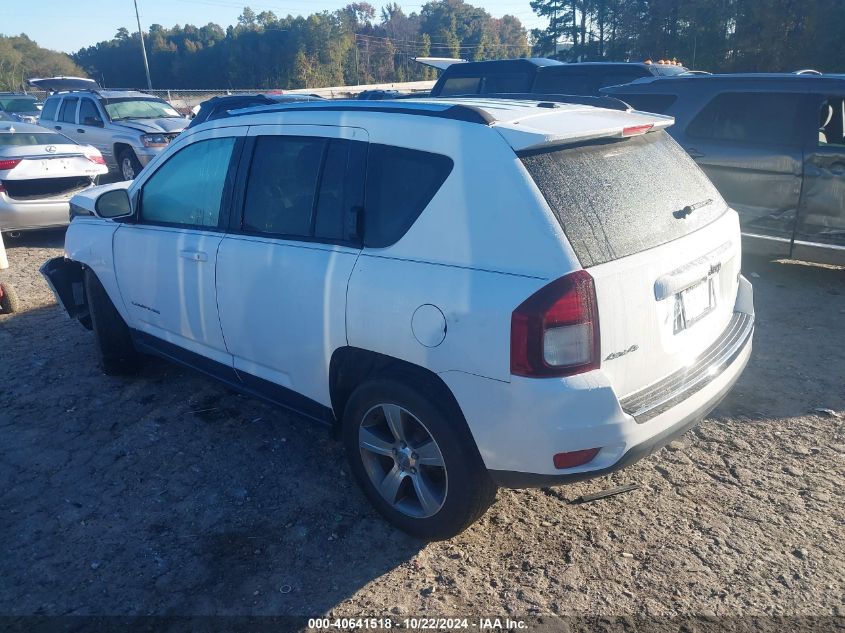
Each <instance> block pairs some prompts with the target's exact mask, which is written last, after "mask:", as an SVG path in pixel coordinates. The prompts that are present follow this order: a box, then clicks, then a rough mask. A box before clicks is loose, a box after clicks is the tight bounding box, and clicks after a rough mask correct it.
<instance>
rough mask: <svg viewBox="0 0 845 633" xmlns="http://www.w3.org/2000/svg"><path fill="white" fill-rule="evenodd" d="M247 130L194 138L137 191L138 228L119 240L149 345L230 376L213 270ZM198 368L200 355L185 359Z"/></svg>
mask: <svg viewBox="0 0 845 633" xmlns="http://www.w3.org/2000/svg"><path fill="white" fill-rule="evenodd" d="M245 132H246V128H245V127H228V128H218V129H214V130H208V131H206V132H201V133H199V134H194V135H191V136H190V137H187V138H186V139H184V140H182V141H181V142H177V144H175V145H174V147H172V148H170V149H169V151H168V153H167V156H166V157H163V160H162V161H160V162H159V163H158V164H157V165H156V168H155V169H154V170H153V171H152V172H150V173H148V174H147V173H145V174H144V178H143V179H141V180H140V181H138V182H137V183H136V184H134V185H133V186H132V188H131V189H130V195H131V196H133V198H134V199H135V200H136V201H137V204H138V206H139V211H138V216H137V221H136V222H133V223H125V224H122V225H121V226H120V227H119V228H118V230H117V231H116V232H115V236H114V262H115V272H116V275H117V281H118V286H119V287H120V293H121V295H122V297H123V301H124V303H125V305H126V309H127V311H128V313H129V316H130V323H129V325H130V327H132V328H134V329H135V330H136V333H138V336H139V339H140V340H141V342H142V344H147V345H151V346H153V347H157V348H159V349H160V350H161V351H164V352H165V353H167V354H169V355H171V356H176V357H177V358H178V356H179V354H182V353H183V352H184V350H187V351H188V352H192V353H194V354H198V355H200V356H202V357H205V358H207V359H211V360H212V361H215V362H217V363H222V364H223V365H225V366H226V367H228V368H230V369H231V362H232V360H231V356H230V355H229V353H228V352H227V350H226V344H225V342H224V340H223V333H222V331H221V329H220V321H219V320H218V318H217V300H216V296H215V292H216V291H215V283H214V267H215V258H216V255H217V249H218V247H219V246H220V242H221V240H222V239H223V233H224V232H225V229H226V226H227V224H228V207H229V204H228V199H227V197H228V195H229V194H230V192H231V189H232V187H231V179H232V178H233V176H234V170H235V168H236V163H237V159H238V157H239V156H240V146H241V144H242V143H243V135H244V134H245ZM183 360H186V361H188V362H191V363H192V364H195V365H196V364H198V363H197V362H196V361H197V358H196V357H195V356H190V355H189V356H188V357H187V358H183Z"/></svg>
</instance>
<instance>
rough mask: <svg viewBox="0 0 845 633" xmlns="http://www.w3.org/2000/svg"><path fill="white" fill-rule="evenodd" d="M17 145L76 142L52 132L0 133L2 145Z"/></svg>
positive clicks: (73, 143)
mask: <svg viewBox="0 0 845 633" xmlns="http://www.w3.org/2000/svg"><path fill="white" fill-rule="evenodd" d="M17 145H76V142H75V141H71V140H70V139H69V138H68V137H66V136H62V135H61V134H53V133H51V132H35V133H27V132H23V133H21V132H15V133H14V134H0V147H2V146H6V147H9V146H17Z"/></svg>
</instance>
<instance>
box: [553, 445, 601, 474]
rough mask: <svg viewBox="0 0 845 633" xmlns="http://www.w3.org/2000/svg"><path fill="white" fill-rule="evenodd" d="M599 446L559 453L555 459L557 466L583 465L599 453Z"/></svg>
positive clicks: (562, 467) (560, 467)
mask: <svg viewBox="0 0 845 633" xmlns="http://www.w3.org/2000/svg"><path fill="white" fill-rule="evenodd" d="M599 450H601V449H598V448H587V449H585V450H583V451H570V452H568V453H558V454H557V455H555V456H554V458H553V460H554V463H555V468H557V469H564V468H575V467H576V466H583V465H584V464H587V463H589V462H591V461H593V458H594V457H595V456H596V455H598V454H599Z"/></svg>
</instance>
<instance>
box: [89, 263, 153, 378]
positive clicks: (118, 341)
mask: <svg viewBox="0 0 845 633" xmlns="http://www.w3.org/2000/svg"><path fill="white" fill-rule="evenodd" d="M85 296H86V297H87V298H88V312H89V314H90V316H91V326H92V329H93V330H94V338H95V339H96V341H97V354H98V356H99V358H100V367H101V369H102V370H103V373H104V374H107V375H109V376H118V375H124V374H133V373H135V372H137V371H138V367H139V365H140V357H139V355H138V352H137V351H135V346H134V345H133V344H132V337H131V335H130V333H129V327H128V326H127V325H126V322H125V321H124V320H123V317H121V316H120V313H119V312H118V311H117V308H115V307H114V304H113V303H112V302H111V299H110V298H109V295H108V293H107V292H106V289H105V288H103V284H101V283H100V280H99V279H97V276H96V275H95V274H94V273H92V272H91V271H90V270H89V269H86V270H85Z"/></svg>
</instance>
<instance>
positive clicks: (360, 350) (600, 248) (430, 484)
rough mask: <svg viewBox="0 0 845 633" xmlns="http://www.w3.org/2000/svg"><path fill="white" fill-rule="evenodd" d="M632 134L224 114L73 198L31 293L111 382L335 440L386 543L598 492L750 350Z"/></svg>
mask: <svg viewBox="0 0 845 633" xmlns="http://www.w3.org/2000/svg"><path fill="white" fill-rule="evenodd" d="M671 122H672V119H670V118H666V117H661V116H656V115H649V114H645V113H641V112H634V111H630V110H624V109H622V110H612V109H600V108H595V107H590V106H586V105H579V104H555V103H548V102H525V101H507V100H484V99H455V100H439V99H428V100H425V99H421V100H404V101H398V102H383V103H378V104H373V103H369V102H360V101H359V102H324V103H319V102H317V103H303V104H292V105H276V106H262V107H257V108H250V109H245V110H239V111H235V112H232V113H230V116H229V117H227V118H224V119H218V120H215V121H211V122H209V123H206V124H203V125H200V126H197V127H196V128H195V129H192V130H189V131H188V132H187V133H184V134H182V135H180V136H179V137H178V138H176V140H174V141H173V142H172V143H171V145H170V146H168V148H167V149H166V151H165V152H163V153H162V154H161V155H160V156H158V157H156V158H154V159H153V161H152V162H151V163H150V165H149V167H148V168H147V169H145V170H144V171H143V173H142V174H141V175H140V177H139V178H138V179H136V180H135V181H134V182H132V183H118V184H113V185H107V186H105V187H100V188H99V189H97V190H92V192H91V193H86V194H82V195H80V196H77V197H76V198H75V199H74V201H73V202H74V214H75V216H76V217H75V219H74V221H73V222H72V223H71V225H70V228H69V230H68V233H67V237H66V242H65V256H64V257H63V258H57V259H54V260H50V261H49V262H47V263H46V264H45V265H44V267H43V268H42V271H43V272H44V274H45V276H46V277H47V279H48V280H49V282H50V284H51V285H52V287H53V289H54V291H55V293H56V295H57V297H58V299H59V300H60V302H61V303H62V304H63V305H64V306H65V308H66V309H67V311H68V312H69V314H70V315H71V316H73V317H77V318H79V319H80V321H82V323H83V324H84V325H87V326H88V327H92V328H93V330H94V333H95V335H96V341H97V346H98V350H99V356H100V359H101V361H102V367H103V369H104V371H106V372H107V373H112V372H131V371H132V370H133V369H134V368H135V367H136V364H137V362H138V359H139V354H140V353H151V354H158V355H161V356H164V357H166V358H168V359H172V360H174V361H177V362H180V363H184V364H186V365H189V366H191V367H194V368H196V369H198V370H200V371H202V372H204V373H206V374H209V375H211V376H214V377H217V378H219V379H220V380H222V381H224V382H225V383H227V384H228V385H230V386H231V387H234V388H236V389H238V390H240V391H242V392H245V393H248V394H254V395H256V396H260V397H262V398H265V399H267V400H270V401H272V402H275V403H278V404H280V405H283V406H285V407H287V408H289V409H295V410H296V411H298V412H300V413H302V414H303V415H305V416H308V417H310V418H313V419H314V420H318V421H321V422H326V423H328V424H332V425H334V424H336V425H339V426H340V428H341V431H342V437H343V441H344V444H345V448H346V452H347V455H348V459H349V462H350V466H351V469H352V472H353V473H354V475H355V477H356V478H357V480H358V482H359V483H360V485H361V487H362V488H363V490H364V492H365V493H366V495H367V496H368V497H369V498H370V500H371V501H372V503H373V504H374V505H375V507H376V508H377V509H378V510H379V511H380V512H381V513H382V514H383V515H384V516H385V517H387V518H388V519H389V520H390V521H391V522H392V523H394V524H395V525H397V526H399V527H400V528H402V529H404V530H406V531H408V532H411V533H413V534H416V535H419V536H422V537H424V538H445V537H448V536H451V535H454V534H456V533H458V532H460V531H461V530H463V529H464V528H466V527H467V526H468V525H470V524H471V523H472V522H473V521H474V520H476V519H477V518H478V517H479V516H480V515H481V514H482V513H483V512H484V511H485V509H486V508H487V507H488V506H489V505H490V503H491V502H492V501H493V499H494V496H495V491H496V487H497V486H508V487H524V486H537V485H543V486H545V485H552V484H559V483H565V482H569V481H574V480H579V479H584V478H588V477H594V476H598V475H604V474H606V473H608V472H610V471H612V470H615V469H617V468H620V467H622V466H625V465H627V464H630V463H632V462H634V461H636V460H637V459H639V458H641V457H643V456H645V455H648V454H649V453H651V452H652V451H654V450H655V449H656V448H657V447H658V446H661V445H662V444H663V443H665V442H667V441H668V440H669V439H670V438H671V437H673V436H675V435H677V434H679V433H682V432H683V431H685V430H686V429H688V428H689V427H690V426H691V425H693V424H695V423H696V422H697V421H698V420H700V419H701V418H702V417H703V416H704V415H706V414H707V413H708V412H709V411H710V410H711V409H712V408H713V407H714V406H716V404H717V403H718V402H719V401H720V400H721V399H722V397H723V396H724V395H725V394H726V392H727V391H728V390H729V389H730V388H731V386H732V385H733V383H734V382H735V381H736V380H737V378H738V377H739V375H740V373H741V372H742V370H743V368H744V367H745V364H746V362H747V361H748V357H749V354H750V352H751V338H752V330H753V323H754V310H753V304H752V289H751V285H750V284H749V283H748V281H746V280H745V279H744V278H743V277H742V276H741V275H740V233H739V224H738V221H737V215H736V213H735V212H734V211H733V210H731V209H730V208H728V207H727V206H726V204H725V202H724V201H723V200H722V198H721V196H720V195H719V194H718V192H717V191H716V190H715V189H714V187H713V186H712V184H711V183H710V182H709V181H708V179H707V178H706V177H705V176H704V175H703V173H702V172H701V170H700V169H699V168H698V167H697V166H696V165H695V164H694V163H693V162H692V160H691V159H690V158H689V157H688V156H687V155H686V154H685V153H684V152H683V150H681V149H680V147H679V146H678V145H677V144H676V143H675V142H674V141H673V140H672V139H671V138H670V137H669V136H668V134H667V133H666V132H665V131H663V128H665V127H666V126H667V125H669V124H671Z"/></svg>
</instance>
